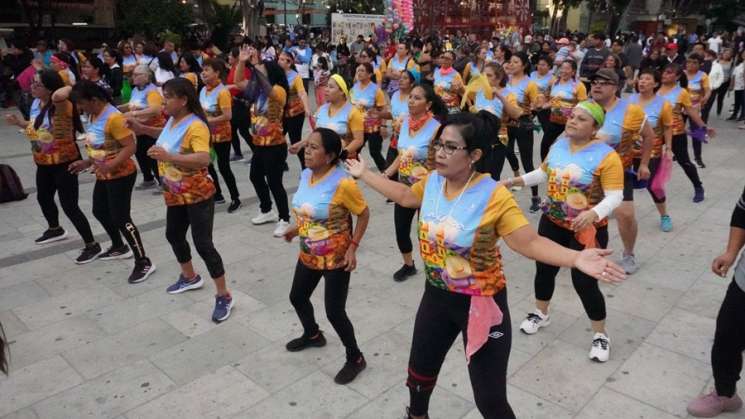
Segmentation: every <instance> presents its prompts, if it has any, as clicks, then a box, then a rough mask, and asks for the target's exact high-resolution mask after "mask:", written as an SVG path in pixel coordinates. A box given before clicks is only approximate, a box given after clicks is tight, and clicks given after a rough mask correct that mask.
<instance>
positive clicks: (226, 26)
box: [207, 0, 242, 51]
mask: <svg viewBox="0 0 745 419" xmlns="http://www.w3.org/2000/svg"><path fill="white" fill-rule="evenodd" d="M212 8H213V10H214V14H213V15H212V16H211V17H210V18H209V20H208V21H207V24H208V26H209V28H210V29H211V31H212V42H214V43H215V45H217V47H218V48H220V49H222V50H223V51H224V50H226V48H228V47H229V45H230V34H231V32H233V30H234V29H237V27H238V25H239V24H240V23H241V20H242V13H241V12H242V11H241V7H240V4H239V3H238V2H236V3H233V5H232V6H226V5H222V4H219V3H217V2H216V1H215V0H212Z"/></svg>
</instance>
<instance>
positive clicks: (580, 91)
mask: <svg viewBox="0 0 745 419" xmlns="http://www.w3.org/2000/svg"><path fill="white" fill-rule="evenodd" d="M583 100H587V89H586V88H585V84H584V83H582V82H580V81H579V80H577V63H576V62H575V61H574V60H566V61H563V62H562V63H561V65H559V74H558V77H557V78H556V80H554V82H553V83H552V84H551V86H550V90H549V94H548V100H547V101H545V102H543V105H542V107H543V108H545V109H548V112H549V115H548V122H547V123H546V124H545V126H544V127H543V138H542V139H541V161H543V160H546V156H547V155H548V150H549V148H551V145H552V144H553V143H554V141H556V139H557V138H559V135H561V133H562V132H564V128H565V126H566V123H567V119H568V118H569V115H571V114H572V109H574V107H575V106H577V104H578V103H579V102H582V101H583Z"/></svg>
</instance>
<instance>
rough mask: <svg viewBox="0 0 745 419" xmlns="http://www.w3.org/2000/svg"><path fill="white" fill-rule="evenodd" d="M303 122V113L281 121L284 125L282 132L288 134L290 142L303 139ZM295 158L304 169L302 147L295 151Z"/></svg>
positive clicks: (293, 142)
mask: <svg viewBox="0 0 745 419" xmlns="http://www.w3.org/2000/svg"><path fill="white" fill-rule="evenodd" d="M304 123H305V114H304V113H301V114H300V115H295V116H293V117H289V118H285V119H284V120H283V121H282V124H283V126H284V128H285V129H284V134H289V137H290V144H295V143H297V142H298V141H300V140H302V139H303V124H304ZM297 158H298V160H300V167H301V168H303V169H305V153H303V149H300V151H298V153H297Z"/></svg>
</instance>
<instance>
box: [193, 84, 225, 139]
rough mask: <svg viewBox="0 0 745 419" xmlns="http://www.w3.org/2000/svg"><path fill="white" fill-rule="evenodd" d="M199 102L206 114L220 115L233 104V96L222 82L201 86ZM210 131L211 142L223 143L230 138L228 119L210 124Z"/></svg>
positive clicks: (213, 116)
mask: <svg viewBox="0 0 745 419" xmlns="http://www.w3.org/2000/svg"><path fill="white" fill-rule="evenodd" d="M199 102H200V103H201V104H202V109H204V111H205V112H206V113H207V116H209V117H211V118H215V117H218V116H220V115H222V114H223V113H225V112H226V111H229V110H231V108H232V106H233V98H232V96H230V91H229V90H228V88H227V87H225V86H224V85H223V84H222V83H220V84H218V85H217V86H215V87H210V86H204V87H202V91H201V92H199ZM210 131H211V132H212V142H213V143H224V142H228V141H230V140H231V139H232V137H231V134H230V120H227V121H221V122H218V123H216V124H210Z"/></svg>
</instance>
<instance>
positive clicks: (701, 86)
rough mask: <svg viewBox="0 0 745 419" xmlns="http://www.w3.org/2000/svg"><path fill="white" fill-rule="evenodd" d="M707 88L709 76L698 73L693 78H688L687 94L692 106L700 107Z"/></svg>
mask: <svg viewBox="0 0 745 419" xmlns="http://www.w3.org/2000/svg"><path fill="white" fill-rule="evenodd" d="M708 88H709V76H708V75H707V74H706V73H704V72H703V71H698V72H697V73H696V74H694V75H693V77H688V87H687V89H688V94H689V95H691V104H692V105H693V106H699V105H701V99H703V97H704V91H705V90H706V89H708Z"/></svg>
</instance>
